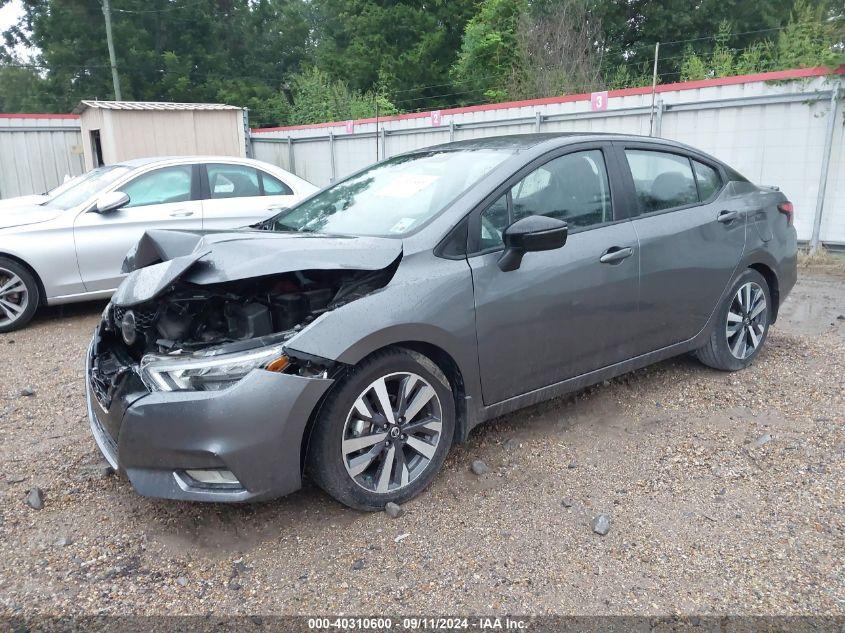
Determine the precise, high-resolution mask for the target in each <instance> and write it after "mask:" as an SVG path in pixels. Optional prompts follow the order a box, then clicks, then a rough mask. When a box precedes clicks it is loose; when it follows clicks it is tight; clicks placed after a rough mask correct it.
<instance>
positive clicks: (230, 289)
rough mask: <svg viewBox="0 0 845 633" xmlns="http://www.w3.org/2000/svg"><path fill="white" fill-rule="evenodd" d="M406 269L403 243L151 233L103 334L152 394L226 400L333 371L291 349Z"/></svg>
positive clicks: (130, 262) (134, 255)
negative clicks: (254, 378) (232, 389)
mask: <svg viewBox="0 0 845 633" xmlns="http://www.w3.org/2000/svg"><path fill="white" fill-rule="evenodd" d="M341 254H342V256H339V255H341ZM400 259H401V243H397V242H396V241H394V240H378V239H370V238H341V237H331V236H324V237H312V236H302V237H292V236H290V235H284V234H283V235H281V236H278V235H271V236H269V237H268V236H267V234H266V233H261V234H257V233H232V232H225V233H198V232H187V231H166V232H165V231H151V232H149V233H148V234H147V235H145V236H144V238H143V239H142V240H141V242H140V243H139V245H138V247H137V248H136V249H135V250H134V251H133V252H131V253H130V255H129V256H128V258H127V262H126V264H125V265H124V268H125V270H127V272H130V275H129V276H128V277H127V279H126V280H125V281H124V283H123V284H122V285H121V287H120V289H119V290H118V291H117V292H116V293H115V295H114V297H113V299H112V304H111V307H110V308H109V309H107V311H106V313H105V314H104V320H103V327H102V334H104V335H105V336H106V337H109V336H112V337H113V338H115V339H119V340H120V341H121V342H122V344H123V347H124V351H125V353H126V354H128V356H130V357H131V358H133V359H134V360H135V361H136V362H138V363H139V366H140V373H141V377H142V379H143V380H144V383H145V384H146V385H147V387H148V388H150V389H151V390H166V391H178V390H220V389H224V388H226V387H228V386H230V385H231V384H233V383H234V382H236V381H237V380H239V379H240V378H242V377H243V376H244V375H246V374H247V373H248V372H249V371H251V370H252V369H267V370H269V371H288V372H289V371H292V370H296V371H298V372H302V373H303V375H307V374H309V373H310V374H311V375H314V374H317V373H320V371H323V370H324V369H325V367H321V366H318V365H315V363H313V362H311V361H310V360H302V359H292V358H288V357H287V356H286V355H285V353H284V343H285V342H286V341H287V340H289V339H290V338H292V337H293V336H294V335H295V334H296V333H297V332H299V331H300V330H301V329H302V328H304V327H307V326H308V324H309V323H311V322H312V321H314V320H315V319H316V318H318V317H319V316H320V315H321V314H323V313H325V312H328V311H331V310H334V309H336V308H338V307H340V306H342V305H344V304H346V303H349V302H350V301H354V300H356V299H358V298H360V297H363V296H366V295H367V294H369V293H371V292H374V291H376V290H378V289H380V288H382V287H384V286H385V285H387V283H388V282H389V281H390V279H391V278H392V276H393V274H394V272H395V271H396V267H397V266H398V264H399V261H400ZM297 264H299V266H297ZM300 266H302V267H300Z"/></svg>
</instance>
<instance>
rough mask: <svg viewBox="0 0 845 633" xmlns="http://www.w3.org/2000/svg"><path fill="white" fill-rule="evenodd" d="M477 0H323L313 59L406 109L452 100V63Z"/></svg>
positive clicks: (316, 15)
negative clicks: (383, 93) (378, 91)
mask: <svg viewBox="0 0 845 633" xmlns="http://www.w3.org/2000/svg"><path fill="white" fill-rule="evenodd" d="M474 6H475V2H474V0H430V1H429V2H425V3H422V2H418V1H416V0H394V1H391V2H385V1H383V0H320V2H315V3H313V7H312V9H313V12H314V15H313V27H314V57H313V63H314V65H315V66H316V67H317V68H320V69H321V70H323V71H325V72H326V73H327V74H328V76H330V77H331V78H332V79H336V80H341V81H344V82H346V83H347V84H348V85H349V87H350V88H351V89H352V90H359V91H366V90H374V89H378V90H381V91H384V92H385V93H386V94H389V95H391V96H392V97H393V100H394V101H395V103H396V105H397V106H399V107H401V108H402V109H406V110H416V109H423V108H426V109H428V108H432V107H445V106H447V105H449V104H450V103H452V102H454V100H455V99H454V95H453V94H452V93H454V92H455V91H456V90H460V88H457V89H456V88H454V87H453V86H452V85H451V83H450V76H449V68H450V66H451V65H452V62H453V61H454V58H455V54H456V51H457V50H458V48H459V47H460V44H461V36H462V35H463V31H464V26H465V24H466V22H467V20H469V18H470V17H471V15H472V12H473V9H474Z"/></svg>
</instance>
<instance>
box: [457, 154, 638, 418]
mask: <svg viewBox="0 0 845 633" xmlns="http://www.w3.org/2000/svg"><path fill="white" fill-rule="evenodd" d="M608 151H609V146H603V147H596V148H587V149H582V150H580V151H573V152H571V153H568V154H565V155H562V156H558V157H556V158H553V159H552V160H549V161H548V162H545V163H544V164H542V165H541V166H539V167H537V168H536V169H533V170H532V171H530V172H529V173H528V174H527V175H525V176H524V177H522V178H521V179H519V180H518V181H517V182H516V183H515V184H513V186H512V187H510V188H509V189H508V191H507V192H505V193H504V194H503V195H502V196H501V197H500V198H498V199H497V200H496V201H495V202H493V203H492V204H491V205H489V206H488V207H487V208H485V209H484V210H483V211H482V212H481V213H480V215H479V217H478V220H477V221H474V222H471V223H470V225H471V226H474V227H475V228H474V229H471V230H473V231H477V233H478V236H477V238H476V239H475V240H474V241H473V240H472V239H471V240H470V245H471V248H474V249H475V250H476V251H477V252H476V254H474V255H470V256H469V258H468V261H469V264H470V267H471V269H472V278H473V285H474V295H475V306H476V328H477V334H478V356H479V366H480V370H481V379H482V390H483V397H484V403H485V404H487V405H489V404H493V403H496V402H500V401H502V400H506V399H508V398H511V397H514V396H518V395H520V394H524V393H527V392H529V391H532V390H534V389H539V388H542V387H545V386H548V385H551V384H554V383H557V382H560V381H562V380H566V379H567V378H572V377H575V376H578V375H580V374H584V373H587V372H589V371H592V370H595V369H599V368H602V367H605V366H608V365H612V364H614V363H617V362H620V361H622V360H625V359H627V358H628V357H629V356H630V350H631V348H632V343H633V340H632V339H633V338H634V337H635V335H636V320H637V319H636V312H637V295H638V259H639V248H638V244H637V237H636V233H635V232H634V229H633V227H632V226H631V222H630V221H627V220H625V219H621V217H620V216H621V215H624V214H621V213H618V212H617V213H616V215H614V204H615V203H616V200H617V197H618V196H617V190H616V189H615V188H613V189H612V188H611V181H610V179H609V178H608V171H607V167H606V160H605V158H606V155H607V153H608ZM528 215H547V216H550V217H555V218H559V219H562V220H565V221H566V222H567V223H568V225H569V230H570V235H569V239H568V240H567V243H566V244H565V245H564V246H563V247H562V248H560V249H557V250H553V251H545V252H534V253H527V254H526V255H525V257H524V258H523V260H522V264H521V266H520V267H519V268H518V269H517V270H514V271H509V272H503V271H501V270H500V269H499V267H498V264H497V263H498V260H499V258H500V257H501V251H502V237H501V234H502V231H503V230H504V229H505V227H507V226H508V225H509V224H510V223H512V222H513V221H515V220H518V219H520V218H522V217H525V216H528Z"/></svg>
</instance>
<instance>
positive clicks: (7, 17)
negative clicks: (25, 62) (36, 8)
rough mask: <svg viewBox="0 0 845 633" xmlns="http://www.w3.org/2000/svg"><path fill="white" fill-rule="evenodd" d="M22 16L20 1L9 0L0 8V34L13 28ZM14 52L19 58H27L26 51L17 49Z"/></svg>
mask: <svg viewBox="0 0 845 633" xmlns="http://www.w3.org/2000/svg"><path fill="white" fill-rule="evenodd" d="M22 15H23V4H22V3H21V0H11V1H10V2H7V3H6V4H4V5H3V6H2V7H0V33H2V32H3V31H5V30H6V29H8V28H9V27H10V26H14V25H15V24H16V23H17V21H18V20H19V19H20V17H21V16H22ZM15 52H16V53H17V54H18V55H19V56H21V57H27V54H26V53H27V50H26V49H25V48H23V47H17V48H16V49H15Z"/></svg>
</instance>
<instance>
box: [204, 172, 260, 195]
mask: <svg viewBox="0 0 845 633" xmlns="http://www.w3.org/2000/svg"><path fill="white" fill-rule="evenodd" d="M206 170H207V173H208V189H209V191H210V192H211V198H212V199H213V200H217V199H220V198H250V197H253V196H260V195H261V185H260V184H259V182H258V170H257V169H255V168H253V167H247V166H246V165H207V166H206Z"/></svg>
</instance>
